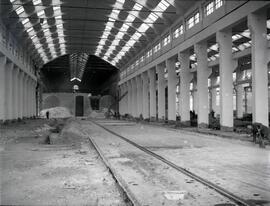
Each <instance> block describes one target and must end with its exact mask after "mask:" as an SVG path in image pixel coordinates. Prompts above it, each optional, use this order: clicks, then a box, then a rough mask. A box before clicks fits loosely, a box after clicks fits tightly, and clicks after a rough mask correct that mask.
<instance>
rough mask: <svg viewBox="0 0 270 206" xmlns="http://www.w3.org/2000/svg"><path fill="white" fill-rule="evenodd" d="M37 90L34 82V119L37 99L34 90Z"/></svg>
mask: <svg viewBox="0 0 270 206" xmlns="http://www.w3.org/2000/svg"><path fill="white" fill-rule="evenodd" d="M36 88H37V81H35V82H34V108H33V109H34V116H35V117H36V116H37V101H38V98H37V95H36V90H37V89H36Z"/></svg>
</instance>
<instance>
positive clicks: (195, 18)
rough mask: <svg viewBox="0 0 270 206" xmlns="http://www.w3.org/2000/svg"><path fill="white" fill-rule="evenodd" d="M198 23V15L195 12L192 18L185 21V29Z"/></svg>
mask: <svg viewBox="0 0 270 206" xmlns="http://www.w3.org/2000/svg"><path fill="white" fill-rule="evenodd" d="M199 21H200V13H199V12H196V13H195V14H194V15H193V16H192V17H190V18H189V19H188V20H187V28H188V29H190V28H192V27H193V26H194V25H195V24H197V23H199Z"/></svg>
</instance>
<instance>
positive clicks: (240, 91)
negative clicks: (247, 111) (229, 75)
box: [236, 69, 244, 118]
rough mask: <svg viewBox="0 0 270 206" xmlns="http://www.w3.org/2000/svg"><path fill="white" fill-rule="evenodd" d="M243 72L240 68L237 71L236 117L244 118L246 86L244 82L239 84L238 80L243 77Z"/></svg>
mask: <svg viewBox="0 0 270 206" xmlns="http://www.w3.org/2000/svg"><path fill="white" fill-rule="evenodd" d="M242 75H243V72H242V71H240V70H239V69H238V70H237V71H236V82H237V85H236V117H237V118H242V117H243V113H244V110H243V109H244V105H243V99H244V98H243V95H244V87H243V85H242V84H238V80H240V79H241V78H242Z"/></svg>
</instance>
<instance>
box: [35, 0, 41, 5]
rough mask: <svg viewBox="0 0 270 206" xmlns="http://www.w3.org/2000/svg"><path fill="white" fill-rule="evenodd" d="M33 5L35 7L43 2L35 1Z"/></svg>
mask: <svg viewBox="0 0 270 206" xmlns="http://www.w3.org/2000/svg"><path fill="white" fill-rule="evenodd" d="M33 4H34V6H36V5H38V4H41V0H33Z"/></svg>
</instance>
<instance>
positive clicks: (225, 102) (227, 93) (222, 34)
mask: <svg viewBox="0 0 270 206" xmlns="http://www.w3.org/2000/svg"><path fill="white" fill-rule="evenodd" d="M216 38H217V42H218V44H219V75H220V129H221V130H231V131H232V130H233V70H234V66H235V65H234V64H233V59H232V30H231V29H227V30H224V31H218V32H217V34H216Z"/></svg>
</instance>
